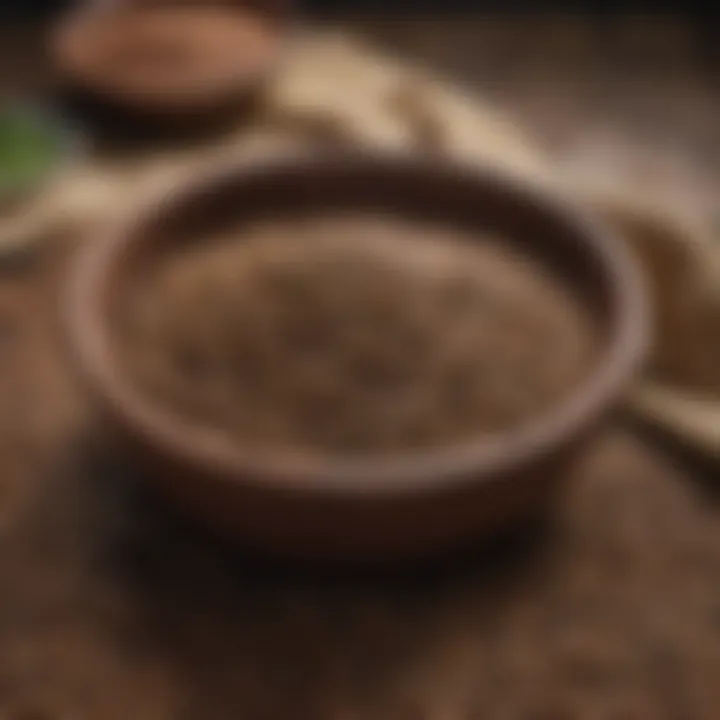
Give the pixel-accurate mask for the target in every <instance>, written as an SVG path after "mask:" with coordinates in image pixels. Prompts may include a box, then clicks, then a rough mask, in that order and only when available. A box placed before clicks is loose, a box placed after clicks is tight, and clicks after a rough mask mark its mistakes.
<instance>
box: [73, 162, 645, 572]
mask: <svg viewBox="0 0 720 720" xmlns="http://www.w3.org/2000/svg"><path fill="white" fill-rule="evenodd" d="M336 207H350V208H352V207H354V208H379V209H383V208H388V207H392V208H394V209H400V210H401V211H402V212H406V213H410V214H411V215H419V216H421V217H427V216H431V217H433V218H445V219H448V220H451V221H462V222H465V223H470V224H471V225H474V226H477V227H478V228H482V229H483V230H484V231H487V229H488V227H489V228H490V229H491V230H497V232H498V233H499V234H500V236H506V237H508V238H512V241H513V242H515V243H517V245H518V247H519V248H520V249H521V251H522V252H525V253H532V254H533V255H534V256H536V257H537V258H538V259H540V260H541V261H542V262H544V263H547V264H548V265H549V266H550V267H551V268H552V269H553V270H554V271H556V272H557V273H559V274H560V276H561V277H562V278H563V281H564V282H566V283H567V284H568V285H569V287H570V288H571V289H572V291H573V293H574V296H575V298H576V300H577V302H579V303H583V304H584V305H585V306H586V307H587V309H588V310H589V312H590V317H592V318H593V321H594V322H595V324H596V327H595V330H596V331H597V335H598V338H599V340H600V342H598V346H599V350H598V357H597V359H596V363H595V364H594V365H593V368H592V369H591V370H590V371H589V372H588V374H587V377H586V379H585V380H584V381H583V382H582V383H581V384H579V385H578V386H577V387H576V388H574V390H573V391H572V392H571V393H570V397H569V399H568V400H567V401H564V402H563V403H561V404H560V405H558V406H557V407H554V408H553V409H552V410H551V411H550V412H549V413H547V414H546V415H544V416H543V417H541V418H538V419H537V420H534V421H532V422H531V423H530V424H529V426H528V427H524V428H523V429H522V430H517V431H510V432H508V433H507V435H505V436H503V437H502V438H499V439H498V438H493V439H491V438H488V437H479V438H478V440H477V442H475V443H472V444H470V445H463V446H461V447H448V448H447V449H444V450H441V451H426V452H418V453H410V454H405V455H401V456H390V457H388V458H387V459H372V460H371V459H368V460H367V461H362V462H358V461H350V460H348V461H340V462H336V461H332V460H329V459H328V460H327V461H323V462H320V461H309V460H308V461H307V462H305V461H301V462H299V461H297V459H292V458H289V457H287V456H283V455H282V453H281V452H278V453H277V456H272V457H267V456H263V457H260V456H259V455H255V454H253V451H252V450H248V449H247V448H244V449H243V448H241V447H239V446H237V445H236V444H233V443H231V442H229V441H227V440H221V439H219V438H218V437H217V436H216V435H215V434H213V433H212V432H210V431H209V430H204V429H203V428H202V427H196V426H192V425H191V424H190V422H189V421H187V422H186V420H185V419H184V418H183V417H180V416H178V415H175V414H173V413H172V411H169V410H166V409H162V408H160V407H158V406H156V405H155V404H153V403H152V402H151V401H150V400H149V399H148V398H147V397H145V396H143V395H142V394H141V393H140V392H139V391H138V389H137V388H136V386H135V385H134V383H133V379H132V378H131V377H128V375H127V374H126V372H125V370H124V369H123V367H121V364H120V362H119V360H118V357H117V356H116V353H114V352H113V328H112V326H111V322H110V320H109V318H110V314H111V310H112V308H113V307H114V306H115V303H116V302H117V301H118V299H119V298H120V297H122V294H123V289H124V288H125V287H127V284H128V283H131V282H132V278H133V277H134V276H135V273H137V272H138V271H140V270H141V269H142V267H143V266H144V264H145V263H146V262H147V261H148V259H149V258H150V257H151V256H152V254H153V253H155V252H157V251H158V249H159V248H161V247H162V248H163V249H167V248H168V247H172V245H173V243H176V242H179V241H180V239H181V238H183V237H184V238H186V239H187V235H188V228H191V231H190V232H192V233H193V235H192V237H195V235H194V233H200V234H202V232H203V230H208V231H216V230H217V229H218V228H219V227H223V226H224V225H225V223H233V222H234V221H235V222H236V221H237V220H238V219H239V218H243V217H244V218H247V217H250V216H253V215H254V214H255V213H267V212H270V213H272V212H282V211H288V210H305V211H307V210H308V209H316V210H318V211H319V212H322V211H323V209H330V208H336ZM67 292H68V296H67V298H66V301H67V315H66V317H67V330H68V336H69V341H70V347H71V350H72V356H73V357H74V359H75V361H76V362H77V366H78V368H79V370H80V374H81V377H82V379H83V380H84V382H85V384H86V387H87V388H88V389H89V392H90V394H91V395H92V397H93V398H94V399H95V401H96V402H97V406H98V409H99V410H100V411H102V413H103V414H104V416H105V418H106V419H107V421H108V422H109V425H108V426H109V427H112V428H113V429H114V431H115V433H116V438H117V439H118V440H119V441H120V442H121V445H122V447H123V449H124V452H125V453H129V454H130V455H131V456H132V457H134V458H136V459H139V460H141V461H143V462H144V463H145V464H144V467H145V468H146V469H147V470H148V472H147V479H148V481H149V482H151V483H153V484H154V485H155V486H156V487H157V488H159V489H161V490H162V491H163V492H164V493H165V494H166V495H167V496H168V497H170V498H172V499H173V501H175V502H176V503H177V504H178V506H179V507H181V508H183V509H184V510H185V511H186V512H187V513H188V514H190V515H193V516H195V517H197V518H200V519H201V520H202V521H204V522H205V523H206V524H207V525H208V526H210V527H212V528H214V529H216V530H218V531H220V532H221V533H224V534H226V535H228V536H230V537H234V538H238V539H240V540H242V541H244V542H246V543H249V544H250V545H252V546H255V547H257V548H262V549H265V550H269V551H271V552H275V553H282V554H286V555H290V556H295V557H305V558H323V559H354V560H361V559H362V560H387V559H391V558H398V559H399V558H408V557H411V556H413V555H423V554H428V553H434V552H438V551H441V550H445V549H448V548H451V547H453V546H457V545H459V544H462V543H464V542H466V541H470V540H472V539H473V538H477V537H478V536H482V535H483V534H485V533H488V532H492V531H494V530H498V529H500V528H501V527H503V526H504V525H506V524H508V523H513V522H517V521H519V520H521V519H523V518H526V517H527V516H529V515H532V514H534V513H535V512H538V511H540V510H541V509H543V508H544V507H546V506H547V505H548V503H550V502H551V501H552V499H553V497H554V496H555V493H556V491H557V490H558V488H559V487H560V486H561V484H562V481H563V479H564V478H565V477H567V472H566V471H567V469H568V464H569V463H570V461H571V460H572V459H573V458H574V456H575V455H576V454H577V452H578V451H579V450H580V449H581V448H582V446H583V444H584V442H585V441H587V439H588V438H589V437H590V436H591V434H592V431H593V430H594V429H595V428H596V427H597V425H598V422H599V421H600V420H601V418H602V417H603V416H604V414H605V413H606V411H608V410H609V409H610V408H611V407H612V406H613V405H614V404H615V402H616V401H617V400H618V398H619V396H620V394H621V393H622V391H623V390H624V388H625V386H626V384H627V383H628V381H629V380H630V378H631V376H632V374H633V372H634V371H635V369H636V368H637V366H638V364H639V362H640V361H641V359H642V358H643V355H644V352H645V347H646V340H647V332H646V326H647V323H646V310H645V301H644V293H643V288H642V283H641V279H640V277H639V276H638V272H637V270H636V267H635V265H634V263H633V262H632V260H631V258H630V257H628V256H627V254H626V252H625V251H624V249H623V247H622V246H621V245H618V244H616V243H615V241H614V240H613V239H612V238H611V237H609V236H608V235H607V234H606V233H605V231H604V230H603V229H601V228H599V227H596V226H595V225H594V224H593V222H592V221H590V220H588V219H584V218H581V217H579V216H578V215H577V214H576V212H575V210H574V208H572V207H569V206H568V205H567V204H565V202H563V201H562V200H558V199H556V198H553V197H550V196H549V195H546V194H544V193H541V192H539V191H538V190H536V189H534V188H532V187H530V186H526V185H525V184H524V183H523V182H522V181H520V180H518V179H516V178H510V177H506V176H503V175H498V174H497V172H496V171H494V170H490V169H480V168H477V167H474V168H465V167H462V166H460V165H456V164H450V163H449V162H441V161H436V160H431V159H429V158H427V159H421V158H417V157H415V158H410V157H405V156H402V157H401V156H388V155H383V156H374V155H367V154H365V155H359V154H358V155H354V154H353V155H336V156H324V157H319V156H314V157H311V156H309V155H305V156H300V157H292V158H284V159H276V160H274V161H272V162H267V163H257V164H247V163H246V164H243V165H235V166H233V167H230V168H225V169H222V170H219V171H217V172H215V173H214V174H213V175H212V176H209V177H207V176H206V177H202V178H198V179H196V181H194V182H193V183H192V184H191V186H189V187H186V188H185V189H183V190H181V191H179V194H176V195H174V196H172V197H169V198H166V199H164V200H162V201H160V202H159V203H153V204H152V206H151V207H148V208H147V209H145V210H143V211H141V212H140V213H139V214H138V216H137V217H136V218H135V219H133V220H132V221H130V222H128V223H127V224H125V225H124V226H123V227H122V228H120V229H116V230H115V231H113V232H112V233H110V234H109V236H107V237H105V238H99V239H98V240H97V241H95V242H93V243H89V244H88V245H87V248H86V249H85V250H84V251H83V252H82V254H81V256H80V257H79V258H78V261H77V263H76V265H75V266H74V268H73V271H72V275H71V278H70V282H69V284H68V287H67Z"/></svg>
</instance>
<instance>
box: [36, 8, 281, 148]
mask: <svg viewBox="0 0 720 720" xmlns="http://www.w3.org/2000/svg"><path fill="white" fill-rule="evenodd" d="M279 8H280V6H279V5H278V6H277V7H276V6H275V5H269V4H268V5H267V6H264V5H261V4H255V5H250V4H244V3H243V4H230V3H220V2H213V3H199V4H197V3H179V2H164V1H162V0H156V1H155V2H145V3H140V2H137V1H133V2H124V3H119V4H112V5H97V6H86V7H83V8H81V9H79V10H75V11H73V12H71V13H70V14H68V15H67V16H66V17H65V18H63V19H62V21H61V22H60V23H59V24H58V26H57V27H56V29H55V31H54V32H53V33H52V35H51V38H50V54H51V57H52V60H53V65H54V67H55V70H56V74H57V76H58V80H59V84H60V87H61V89H62V91H63V93H64V97H65V98H66V99H67V100H68V102H69V104H70V106H71V108H73V109H76V110H79V111H80V112H81V113H82V114H83V115H85V116H86V117H88V118H89V119H90V120H91V121H96V124H98V125H99V126H100V127H101V128H104V127H105V126H111V127H114V128H117V130H118V131H119V132H120V131H122V130H123V129H127V128H129V129H130V130H133V131H136V128H138V129H143V128H144V129H146V130H147V131H148V132H150V131H152V130H157V131H164V132H173V133H176V132H182V133H183V134H184V133H185V132H187V131H192V130H195V129H205V128H208V129H215V128H216V127H219V126H220V125H223V124H226V123H230V122H231V121H232V120H233V119H234V118H236V117H237V116H238V115H239V114H240V112H241V111H244V110H245V109H246V108H247V107H248V105H250V104H251V101H252V100H253V99H254V98H255V96H256V95H257V94H258V92H259V91H260V89H261V88H262V87H263V85H264V82H265V80H266V79H267V77H268V76H269V74H270V72H271V71H272V70H273V69H274V67H275V65H276V63H277V60H278V57H279V55H280V52H281V49H282V48H283V46H284V36H285V34H286V30H287V27H288V25H289V23H288V17H289V16H288V15H286V14H284V13H282V12H280V9H279ZM126 126H127V127H126Z"/></svg>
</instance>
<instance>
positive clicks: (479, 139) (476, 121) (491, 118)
mask: <svg viewBox="0 0 720 720" xmlns="http://www.w3.org/2000/svg"><path fill="white" fill-rule="evenodd" d="M298 142H299V143H303V144H307V143H308V142H310V143H318V144H320V145H332V144H334V143H343V144H346V143H351V144H353V143H354V144H357V145H361V146H372V147H375V148H390V149H410V150H416V151H420V152H432V153H439V154H443V155H448V156H451V157H455V158H458V159H461V160H463V161H483V162H488V163H495V164H497V165H498V166H500V167H502V168H503V169H505V170H507V171H510V172H516V173H520V174H522V175H523V176H525V177H530V178H532V179H534V180H535V181H537V182H539V183H551V184H554V185H556V186H557V185H562V180H563V177H562V173H560V172H559V171H558V170H557V169H553V168H552V167H551V164H550V162H549V161H548V160H547V159H546V158H545V157H543V155H542V153H541V152H540V151H539V150H538V149H537V148H536V147H535V145H534V143H533V142H532V141H531V140H530V139H528V138H527V137H526V136H525V135H524V134H523V132H522V131H521V129H520V128H519V127H517V125H516V123H514V122H513V120H511V119H510V118H508V117H505V116H503V115H502V114H501V113H498V112H497V111H495V110H494V109H492V108H489V107H487V106H486V105H485V104H484V103H482V102H481V101H479V100H477V99H475V98H471V97H470V96H468V95H467V94H465V93H464V92H463V91H462V90H460V89H457V88H455V87H453V86H452V85H449V84H448V83H445V82H443V81H441V80H439V79H437V78H433V77H430V76H427V75H425V74H423V73H421V72H420V71H418V70H416V69H413V68H409V67H406V66H404V65H403V64H402V63H400V62H396V61H394V60H392V59H389V58H385V57H382V56H379V55H377V54H376V53H374V52H372V51H370V50H368V49H366V48H364V47H363V46H362V45H360V44H358V43H357V42H355V41H353V40H352V39H350V38H348V37H346V36H343V35H338V34H316V35H312V34H309V35H306V36H305V37H303V38H299V39H298V40H297V42H296V44H295V46H294V47H293V48H291V50H290V52H289V53H288V54H287V56H286V58H285V65H284V67H282V68H281V71H280V72H279V73H278V75H277V78H276V80H275V81H274V82H273V84H272V85H271V86H270V87H269V88H268V89H267V93H266V97H265V99H264V102H263V104H262V107H261V109H260V111H259V113H258V116H257V118H256V119H255V122H254V124H253V125H251V127H249V128H248V127H247V126H246V127H244V128H243V129H242V130H239V131H238V132H237V133H235V134H232V135H230V136H229V137H226V138H222V139H220V140H218V141H217V142H216V143H214V144H213V145H212V146H205V147H196V148H188V149H187V150H185V151H184V152H182V153H178V152H176V153H174V154H172V155H168V154H158V155H156V156H148V155H147V154H144V155H143V156H142V157H137V158H124V159H123V161H122V162H118V161H117V160H107V159H106V160H104V161H103V160H100V159H96V160H94V161H93V162H92V164H89V165H87V166H85V167H82V168H78V169H76V170H75V171H74V172H73V173H71V174H69V175H68V176H67V177H65V178H63V179H62V182H61V183H59V184H58V185H57V186H56V187H55V188H53V189H52V190H51V191H50V192H48V193H47V194H46V195H45V196H43V197H42V198H40V199H39V200H38V202H37V203H36V204H35V205H34V206H32V207H30V208H29V209H25V210H23V212H21V213H20V214H19V215H16V216H15V217H9V218H6V219H5V220H4V221H0V251H1V250H2V249H5V250H6V251H9V250H15V251H16V250H18V249H20V248H22V247H28V246H29V244H30V243H31V242H32V241H34V240H41V239H42V238H45V237H48V236H49V235H51V234H55V233H60V232H62V233H64V234H67V233H68V232H76V233H78V234H79V233H81V232H82V233H88V232H90V230H91V229H92V228H97V227H99V226H102V225H104V224H106V223H107V222H108V221H109V220H111V219H112V218H114V217H117V216H119V215H121V214H122V213H124V212H126V211H127V210H128V209H129V208H131V207H133V205H135V204H136V203H137V202H138V201H141V200H142V201H144V200H146V199H147V198H148V197H149V196H152V195H153V194H155V193H163V192H166V191H167V190H168V189H169V188H170V187H171V186H172V185H173V184H174V183H176V182H180V181H182V179H183V178H185V177H187V176H189V175H191V174H193V173H195V172H197V171H198V170H199V169H201V168H202V167H204V166H206V165H207V166H213V165H215V164H217V162H219V161H222V162H226V161H228V160H229V159H230V158H231V157H233V156H237V157H247V156H248V155H251V154H255V153H264V152H269V151H275V150H279V149H282V148H283V147H285V146H286V145H287V144H290V145H294V144H296V143H298ZM575 190H576V189H575V188H573V191H575ZM587 194H589V195H590V196H591V197H592V199H593V202H595V203H596V204H597V205H598V206H599V207H600V208H601V210H602V211H603V212H604V213H605V214H606V216H607V217H608V218H609V219H610V221H611V222H612V223H614V224H615V225H616V226H617V227H618V229H620V231H621V233H622V234H623V236H624V237H626V238H627V239H628V241H629V242H630V243H631V244H632V246H633V247H634V249H635V250H636V251H637V255H638V257H639V258H640V259H641V261H642V263H643V265H644V267H645V269H646V270H647V274H648V277H649V280H650V283H649V284H650V287H651V291H652V294H653V298H654V301H655V308H656V313H657V330H658V332H657V343H656V350H655V353H654V355H653V358H652V360H651V362H650V365H649V368H648V373H647V376H646V378H645V379H644V380H643V382H642V383H641V384H640V385H639V386H638V388H636V391H635V392H634V393H633V395H632V397H631V399H630V402H629V405H630V407H631V408H632V409H633V410H634V411H636V412H638V413H640V414H641V415H642V417H643V418H645V419H646V420H650V421H652V422H653V423H655V424H657V425H658V426H660V427H662V428H664V429H666V430H668V431H670V432H671V433H673V434H675V435H677V436H678V437H679V438H681V439H682V440H683V441H685V442H687V443H690V444H691V445H693V446H694V447H696V448H697V449H699V450H701V451H702V452H704V453H705V454H707V455H708V456H710V457H713V458H715V459H716V460H718V461H720V437H718V435H719V433H720V251H719V250H718V247H716V246H715V245H713V243H712V242H711V241H710V240H708V239H707V238H705V237H703V236H702V233H701V232H700V231H699V230H697V229H695V228H693V227H692V224H691V223H689V222H687V221H683V220H682V219H681V218H678V217H675V216H673V215H669V216H667V215H665V214H664V213H662V212H660V211H659V210H658V209H657V208H655V207H653V206H652V204H648V203H643V202H639V201H636V200H633V199H632V196H633V193H631V192H629V191H628V192H625V191H624V192H623V193H622V194H618V195H617V196H609V195H606V194H595V195H593V191H592V190H591V189H588V190H587Z"/></svg>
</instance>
